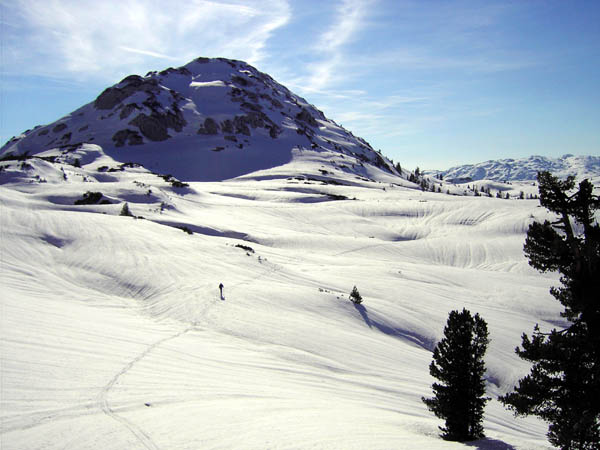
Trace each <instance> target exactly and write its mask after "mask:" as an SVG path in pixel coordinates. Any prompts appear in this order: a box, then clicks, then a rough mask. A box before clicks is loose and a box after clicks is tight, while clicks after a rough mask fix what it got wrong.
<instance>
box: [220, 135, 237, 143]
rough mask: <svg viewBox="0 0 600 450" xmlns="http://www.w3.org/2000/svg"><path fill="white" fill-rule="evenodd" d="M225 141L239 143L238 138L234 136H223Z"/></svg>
mask: <svg viewBox="0 0 600 450" xmlns="http://www.w3.org/2000/svg"><path fill="white" fill-rule="evenodd" d="M223 139H225V140H226V141H231V142H237V138H236V137H235V136H234V135H225V136H223Z"/></svg>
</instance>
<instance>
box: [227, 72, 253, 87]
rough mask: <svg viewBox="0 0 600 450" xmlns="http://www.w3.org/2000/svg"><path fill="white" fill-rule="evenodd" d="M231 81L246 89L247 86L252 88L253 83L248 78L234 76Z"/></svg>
mask: <svg viewBox="0 0 600 450" xmlns="http://www.w3.org/2000/svg"><path fill="white" fill-rule="evenodd" d="M231 81H233V82H234V83H237V84H239V85H240V86H244V87H246V86H252V82H250V80H248V79H246V78H244V77H242V76H239V75H233V76H232V77H231Z"/></svg>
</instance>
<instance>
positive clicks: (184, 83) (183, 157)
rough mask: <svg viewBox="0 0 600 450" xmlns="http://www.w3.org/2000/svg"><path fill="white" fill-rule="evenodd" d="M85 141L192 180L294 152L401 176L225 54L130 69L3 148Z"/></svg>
mask: <svg viewBox="0 0 600 450" xmlns="http://www.w3.org/2000/svg"><path fill="white" fill-rule="evenodd" d="M84 143H93V144H97V145H99V146H100V147H102V149H103V150H104V152H106V154H108V155H110V156H111V157H112V158H114V159H115V160H117V161H121V162H127V161H135V162H138V163H140V164H142V165H144V166H146V167H147V168H149V169H151V170H156V171H160V172H168V173H173V174H174V175H176V176H178V177H179V178H183V179H187V180H197V181H201V180H223V179H226V178H233V177H237V176H240V175H245V174H248V173H251V172H255V171H257V170H262V169H269V168H273V167H276V166H281V165H285V164H287V163H290V162H292V161H297V160H303V161H307V160H308V161H312V162H313V164H312V166H313V167H312V172H316V170H317V168H325V170H327V171H328V172H331V173H335V172H336V171H339V172H340V174H343V173H346V174H353V175H356V176H361V177H367V178H371V179H387V178H388V177H390V176H394V175H395V170H394V169H393V167H392V164H391V163H390V161H388V160H386V159H385V158H384V157H382V156H381V155H379V154H378V153H377V152H375V151H374V150H373V148H372V147H371V146H370V145H369V144H368V143H367V142H365V141H364V140H363V139H361V138H358V137H355V136H354V135H353V134H352V133H351V132H349V131H347V130H345V129H344V128H342V127H340V126H339V125H337V124H336V123H335V122H333V121H331V120H329V119H327V118H326V117H325V115H324V114H323V113H322V112H321V111H319V110H318V109H317V108H315V107H314V106H312V105H310V104H309V103H308V102H307V101H306V100H304V99H303V98H301V97H299V96H297V95H295V94H293V93H292V92H290V91H289V90H288V89H287V88H286V87H284V86H282V85H281V84H279V83H277V82H276V81H275V80H273V78H271V77H270V76H269V75H267V74H264V73H262V72H260V71H258V70H257V69H256V68H254V67H252V66H250V65H248V64H246V63H244V62H241V61H235V60H229V59H224V58H211V59H209V58H197V59H195V60H194V61H191V62H190V63H188V64H186V65H185V66H182V67H179V68H169V69H166V70H163V71H160V72H149V73H147V74H146V75H145V76H140V75H130V76H128V77H126V78H124V79H123V80H121V81H120V82H119V83H117V84H115V85H113V86H111V87H109V88H107V89H105V90H104V91H103V92H101V93H100V95H99V96H98V97H97V98H96V99H95V100H94V101H93V102H91V103H88V104H87V105H84V106H83V107H81V108H79V109H78V110H76V111H74V112H73V113H71V114H69V115H67V116H65V117H63V118H61V119H59V120H58V121H56V122H54V123H51V124H49V125H46V126H41V127H36V128H34V129H33V130H28V131H27V132H25V133H24V134H22V135H21V136H18V137H16V138H13V139H11V140H10V141H9V142H8V143H7V144H5V145H4V147H2V149H1V150H0V153H1V154H24V153H29V154H37V153H39V152H43V151H47V150H50V149H53V148H57V149H65V150H67V151H69V150H72V149H74V148H77V147H78V146H80V145H82V144H84ZM306 155H308V157H305V156H306Z"/></svg>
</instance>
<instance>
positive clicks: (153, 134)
mask: <svg viewBox="0 0 600 450" xmlns="http://www.w3.org/2000/svg"><path fill="white" fill-rule="evenodd" d="M129 124H130V125H133V126H136V127H138V128H139V129H140V132H141V133H142V134H143V135H144V136H145V137H147V138H148V139H150V140H151V141H166V140H167V139H169V138H170V137H171V136H169V133H167V125H166V123H164V121H163V120H161V116H155V115H151V116H147V115H146V114H144V113H142V114H139V115H138V116H136V118H135V119H133V120H132V121H131V122H129Z"/></svg>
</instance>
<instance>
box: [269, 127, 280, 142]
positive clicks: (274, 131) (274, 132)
mask: <svg viewBox="0 0 600 450" xmlns="http://www.w3.org/2000/svg"><path fill="white" fill-rule="evenodd" d="M281 131H282V130H281V128H279V127H278V126H277V125H275V124H273V125H271V129H270V130H269V136H271V137H272V138H273V139H277V136H279V135H280V134H281Z"/></svg>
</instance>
